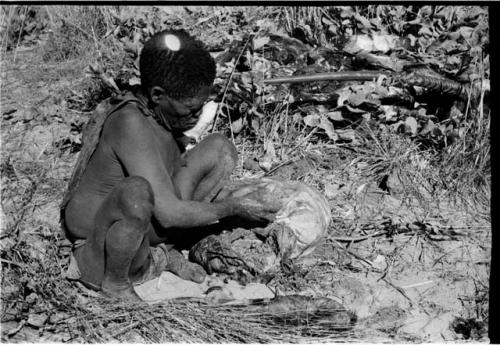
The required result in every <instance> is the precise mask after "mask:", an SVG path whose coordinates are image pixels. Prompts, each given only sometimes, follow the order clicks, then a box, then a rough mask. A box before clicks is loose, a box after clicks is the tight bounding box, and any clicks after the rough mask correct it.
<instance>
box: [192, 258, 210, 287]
mask: <svg viewBox="0 0 500 345" xmlns="http://www.w3.org/2000/svg"><path fill="white" fill-rule="evenodd" d="M189 266H191V267H190V268H189V278H188V279H189V280H191V281H193V282H195V283H203V281H204V280H205V277H206V276H207V272H205V270H204V269H203V267H201V266H200V265H198V264H195V263H191V262H190V263H189Z"/></svg>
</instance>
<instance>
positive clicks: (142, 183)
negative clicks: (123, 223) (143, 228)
mask: <svg viewBox="0 0 500 345" xmlns="http://www.w3.org/2000/svg"><path fill="white" fill-rule="evenodd" d="M118 205H119V207H120V210H121V211H122V212H123V214H124V216H125V217H126V218H128V219H129V220H133V221H137V222H139V223H141V224H147V223H149V222H150V221H151V216H152V214H153V207H154V194H153V190H152V188H151V184H150V183H149V182H148V181H147V180H146V179H145V178H143V177H140V176H130V177H127V178H126V179H125V180H123V181H122V182H121V184H120V192H119V201H118Z"/></svg>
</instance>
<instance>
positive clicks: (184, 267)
mask: <svg viewBox="0 0 500 345" xmlns="http://www.w3.org/2000/svg"><path fill="white" fill-rule="evenodd" d="M168 255H169V257H168V264H167V267H166V268H165V270H166V271H170V272H172V273H173V274H175V275H177V276H179V277H180V278H182V279H185V280H191V281H193V282H195V283H201V282H203V280H205V276H206V275H207V274H206V272H205V270H204V269H203V267H201V266H200V265H198V264H195V263H192V262H189V261H188V260H187V259H186V258H185V257H184V255H182V254H181V253H179V252H178V251H177V250H175V249H173V250H170V251H169V252H168Z"/></svg>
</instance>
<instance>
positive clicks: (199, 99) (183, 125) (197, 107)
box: [159, 86, 210, 132]
mask: <svg viewBox="0 0 500 345" xmlns="http://www.w3.org/2000/svg"><path fill="white" fill-rule="evenodd" d="M209 93H210V88H209V87H208V86H204V87H202V88H201V90H200V91H199V92H198V94H197V95H196V96H194V97H191V98H182V99H173V98H171V97H169V96H164V97H162V98H161V100H160V102H159V107H160V111H161V113H162V114H163V115H164V116H165V117H166V120H167V121H168V122H169V124H170V126H171V127H172V129H174V130H178V131H182V132H183V131H186V130H188V129H191V128H193V127H194V125H195V124H196V123H197V122H198V118H199V117H200V114H201V109H202V107H203V105H204V104H205V102H206V100H207V99H208V96H209Z"/></svg>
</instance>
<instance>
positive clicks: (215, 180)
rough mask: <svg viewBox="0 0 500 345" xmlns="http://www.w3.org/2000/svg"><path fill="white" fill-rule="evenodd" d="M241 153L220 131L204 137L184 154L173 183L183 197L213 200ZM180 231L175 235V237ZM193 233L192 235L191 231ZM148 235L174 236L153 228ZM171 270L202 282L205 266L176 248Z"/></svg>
mask: <svg viewBox="0 0 500 345" xmlns="http://www.w3.org/2000/svg"><path fill="white" fill-rule="evenodd" d="M237 159H238V154H237V152H236V148H235V147H234V145H233V144H232V143H231V142H230V141H229V140H227V139H226V138H225V137H224V136H222V135H220V134H213V135H210V136H208V137H207V138H205V139H204V140H202V141H201V142H200V143H199V144H198V145H196V147H194V148H193V149H192V150H191V151H189V152H188V153H187V154H186V155H185V156H184V157H183V162H182V163H181V165H180V166H179V167H178V168H177V169H176V170H175V172H174V176H173V182H174V186H175V187H176V189H177V192H178V194H179V196H180V198H181V199H183V200H196V201H206V202H210V201H212V199H213V198H214V197H215V196H216V195H217V193H218V192H219V191H220V190H221V188H222V187H223V186H224V184H225V183H226V182H227V181H228V179H229V177H230V175H231V172H232V171H233V170H234V167H235V166H236V162H237ZM177 236H179V234H177V235H174V237H177ZM190 236H193V234H191V235H190ZM148 237H149V240H150V243H151V244H153V245H155V244H158V243H164V242H166V241H167V242H168V241H169V240H171V238H170V239H169V238H166V237H161V236H158V234H157V233H156V232H155V231H154V228H151V229H150V231H149V233H148ZM166 270H169V271H171V272H173V273H175V274H176V275H178V276H179V277H181V278H183V279H187V280H192V281H195V282H202V281H203V279H204V278H205V275H206V273H205V270H204V269H203V268H202V267H201V266H200V265H198V264H195V263H192V262H189V261H187V260H186V259H185V258H184V257H183V256H182V254H181V253H180V252H179V251H177V250H176V249H173V248H172V249H171V250H170V251H169V267H168V268H167V269H166Z"/></svg>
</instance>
